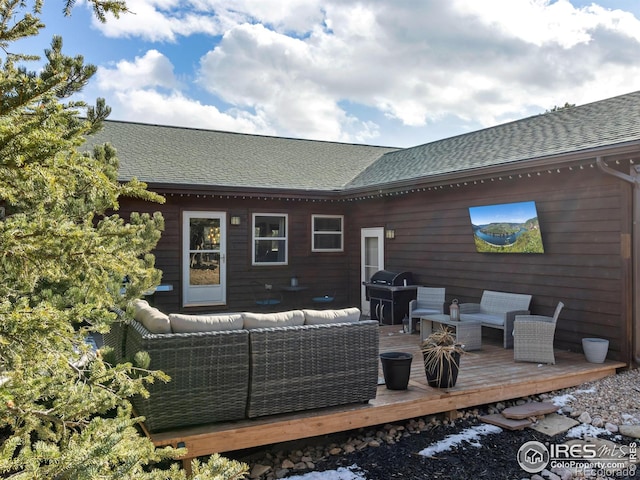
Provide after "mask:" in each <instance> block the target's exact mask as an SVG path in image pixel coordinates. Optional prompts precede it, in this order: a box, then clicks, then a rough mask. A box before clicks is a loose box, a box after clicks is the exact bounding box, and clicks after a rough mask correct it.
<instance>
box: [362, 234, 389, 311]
mask: <svg viewBox="0 0 640 480" xmlns="http://www.w3.org/2000/svg"><path fill="white" fill-rule="evenodd" d="M383 269H384V228H383V227H374V228H363V229H361V230H360V278H361V282H360V283H361V284H362V282H368V281H369V280H371V277H372V276H373V274H374V273H376V272H377V271H378V270H383ZM360 297H361V301H360V304H361V310H362V313H363V314H365V315H370V313H371V312H370V311H369V310H370V309H369V302H367V298H366V288H365V287H364V286H362V288H361V292H360Z"/></svg>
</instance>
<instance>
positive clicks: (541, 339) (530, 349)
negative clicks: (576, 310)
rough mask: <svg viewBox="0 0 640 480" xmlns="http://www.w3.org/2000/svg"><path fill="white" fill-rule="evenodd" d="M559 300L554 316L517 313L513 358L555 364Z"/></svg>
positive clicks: (561, 306)
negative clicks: (554, 345) (554, 346)
mask: <svg viewBox="0 0 640 480" xmlns="http://www.w3.org/2000/svg"><path fill="white" fill-rule="evenodd" d="M563 307H564V304H563V303H562V302H558V306H557V307H556V311H555V313H554V314H553V317H546V316H543V315H517V316H516V319H515V321H514V322H513V359H514V360H515V361H516V362H537V363H550V364H555V363H556V359H555V357H554V355H553V337H554V335H555V331H556V323H557V321H558V316H559V315H560V311H561V310H562V308H563Z"/></svg>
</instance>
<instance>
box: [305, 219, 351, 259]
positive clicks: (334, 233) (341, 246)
mask: <svg viewBox="0 0 640 480" xmlns="http://www.w3.org/2000/svg"><path fill="white" fill-rule="evenodd" d="M316 218H339V219H340V225H341V227H342V229H341V230H340V231H339V232H323V231H315V230H314V227H315V219H316ZM316 234H318V235H340V248H316V247H315V236H316ZM311 251H312V252H344V215H321V214H312V215H311Z"/></svg>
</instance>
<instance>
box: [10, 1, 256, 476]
mask: <svg viewBox="0 0 640 480" xmlns="http://www.w3.org/2000/svg"><path fill="white" fill-rule="evenodd" d="M91 3H92V6H93V8H94V14H95V15H96V16H97V17H98V18H99V19H101V20H103V21H104V20H105V13H106V12H111V13H113V14H114V15H116V16H118V15H120V14H125V13H126V11H127V10H126V5H125V4H124V3H123V2H119V1H109V0H108V1H104V2H101V1H99V0H91ZM72 6H73V0H67V3H66V10H65V12H66V13H67V14H68V13H69V12H70V9H71V8H72ZM41 8H42V2H41V1H40V0H33V1H32V2H31V1H29V0H0V18H1V20H2V23H1V24H0V58H1V59H2V60H3V65H2V68H1V69H0V442H2V446H1V447H0V476H3V477H6V478H16V479H18V478H20V479H23V478H24V479H26V478H43V479H96V478H101V479H102V478H104V479H108V478H113V479H116V478H117V479H146V478H149V479H155V478H158V479H159V478H163V479H167V478H173V479H186V478H188V476H189V475H187V473H186V472H185V471H183V470H180V469H179V467H178V463H176V462H175V461H172V460H173V459H175V458H178V457H179V456H180V455H181V454H183V453H184V452H183V451H182V450H179V449H171V448H164V449H157V448H155V447H154V445H153V444H152V442H151V441H150V440H148V439H147V438H146V437H145V436H143V435H141V434H140V432H139V429H138V428H137V427H136V425H137V423H138V422H139V420H140V419H137V418H135V417H133V414H132V410H131V405H130V403H129V401H128V398H130V397H131V396H132V395H135V394H144V393H145V388H144V386H145V385H146V384H147V382H150V381H166V380H168V379H167V378H166V376H165V375H164V374H162V372H151V371H146V370H144V369H142V368H140V367H134V366H133V365H131V364H130V363H123V364H114V363H110V362H109V361H108V358H109V357H108V355H103V354H102V352H101V351H97V352H94V350H93V349H92V348H91V346H90V345H89V344H88V342H87V338H88V336H89V335H90V334H92V333H96V332H97V333H104V332H106V331H108V330H109V328H110V325H111V324H112V322H114V321H116V320H117V316H116V314H115V313H114V307H119V308H126V305H127V304H128V302H129V301H130V300H131V299H132V298H136V297H139V296H140V295H141V294H142V292H144V291H145V290H148V289H149V288H152V287H153V286H154V285H157V284H158V283H159V281H160V275H161V273H160V272H159V271H158V270H157V269H155V268H154V258H153V256H152V255H150V253H149V252H150V251H151V250H152V249H153V248H154V247H155V245H156V243H157V241H158V239H159V238H160V235H161V232H162V229H163V219H162V217H161V216H160V215H159V214H156V215H148V214H133V215H131V216H130V218H129V219H128V220H126V221H125V219H123V218H121V217H119V216H118V215H117V213H114V212H117V211H118V200H119V198H120V197H121V196H126V197H136V198H142V199H145V200H147V201H154V202H162V200H163V199H162V197H160V196H158V195H156V194H154V193H152V192H149V191H148V190H147V189H146V185H145V184H144V183H142V182H139V181H137V180H132V181H130V182H128V183H124V184H122V183H119V182H118V179H117V174H118V160H117V158H116V155H115V150H114V148H113V147H111V146H109V145H102V146H98V147H95V148H94V150H93V151H92V152H90V153H86V152H85V153H83V152H82V150H81V149H80V147H81V146H82V144H83V142H84V140H85V138H86V137H87V136H89V135H91V134H92V133H94V132H96V131H97V130H98V129H99V128H100V127H101V122H102V121H103V120H104V119H105V118H106V117H107V116H108V114H109V108H108V107H106V105H105V103H104V101H103V100H100V99H99V100H98V101H97V102H96V105H95V106H89V105H86V104H84V103H83V102H76V101H72V100H71V99H70V97H71V96H72V95H73V94H74V93H76V92H78V91H80V90H81V89H82V88H83V87H84V86H85V85H86V84H87V82H88V81H89V79H90V78H91V76H92V75H93V74H94V73H95V71H96V68H95V67H94V66H91V65H85V64H84V59H83V58H82V57H80V56H77V57H69V56H66V55H64V54H63V53H62V39H61V38H59V37H55V38H53V40H52V42H51V48H50V49H48V50H46V51H45V59H44V66H43V67H42V68H40V69H39V70H38V72H37V73H36V72H32V71H29V70H28V69H27V68H26V67H25V65H29V62H30V61H34V60H38V57H36V56H33V55H27V54H22V53H16V52H15V51H14V50H13V49H14V48H15V47H16V43H15V42H16V41H17V40H19V39H21V38H24V37H28V36H34V35H37V34H38V32H39V31H40V29H41V28H42V27H43V26H44V25H43V24H42V23H41V21H40V19H39V15H40V13H41ZM125 276H126V277H127V278H128V280H129V283H127V288H126V289H125V290H124V293H123V289H122V281H123V278H125ZM163 467H164V468H163ZM245 472H246V465H244V464H241V463H238V462H234V461H231V460H228V459H226V458H223V457H221V456H219V455H213V456H212V457H210V460H209V461H208V463H206V464H199V463H198V462H193V472H192V475H193V478H196V477H197V478H199V479H218V480H223V479H237V478H243V477H244V474H245Z"/></svg>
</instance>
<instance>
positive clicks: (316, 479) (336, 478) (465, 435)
mask: <svg viewBox="0 0 640 480" xmlns="http://www.w3.org/2000/svg"><path fill="white" fill-rule="evenodd" d="M501 432H502V429H501V428H500V427H496V426H495V425H477V426H475V427H471V428H467V429H465V430H463V431H462V432H460V433H456V434H454V435H448V436H447V437H445V438H444V439H443V440H441V441H440V442H437V443H433V444H431V445H429V446H428V447H427V448H425V449H423V450H421V451H420V452H418V454H419V455H424V456H426V457H430V456H433V455H434V454H436V453H440V452H445V451H447V450H450V449H451V448H453V447H456V446H458V445H461V444H462V443H463V442H468V443H469V444H471V445H472V446H474V447H480V442H479V440H480V438H481V437H483V436H485V435H491V434H494V433H501ZM287 480H367V477H366V476H364V473H363V472H362V470H360V468H359V467H358V466H357V465H351V466H350V467H347V468H342V467H341V468H339V469H337V470H328V471H325V472H310V473H306V474H304V475H296V476H294V477H287Z"/></svg>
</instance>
